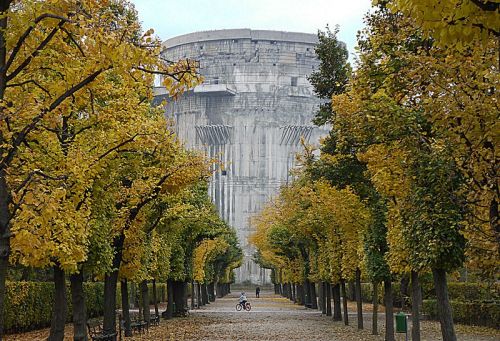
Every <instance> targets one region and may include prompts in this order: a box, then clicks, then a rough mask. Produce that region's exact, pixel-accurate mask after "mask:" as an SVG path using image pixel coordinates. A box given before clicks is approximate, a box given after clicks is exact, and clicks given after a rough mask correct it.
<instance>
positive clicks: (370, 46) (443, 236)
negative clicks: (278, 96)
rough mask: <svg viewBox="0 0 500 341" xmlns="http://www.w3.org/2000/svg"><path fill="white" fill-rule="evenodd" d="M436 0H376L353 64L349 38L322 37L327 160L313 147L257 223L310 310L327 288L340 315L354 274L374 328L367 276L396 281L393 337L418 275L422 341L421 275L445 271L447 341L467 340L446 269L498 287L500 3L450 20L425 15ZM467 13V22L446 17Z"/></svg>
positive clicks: (267, 259)
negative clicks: (402, 284)
mask: <svg viewBox="0 0 500 341" xmlns="http://www.w3.org/2000/svg"><path fill="white" fill-rule="evenodd" d="M481 3H482V4H483V5H484V6H482V5H481ZM434 6H436V5H435V4H434V2H432V4H431V2H429V4H427V2H419V1H379V2H377V5H376V7H375V8H374V11H373V12H372V13H370V14H369V15H367V16H366V20H365V22H366V28H365V29H364V30H363V31H361V32H360V34H359V35H358V50H359V59H358V61H357V65H356V70H355V71H354V72H353V71H351V68H350V66H349V64H348V63H347V51H346V49H345V46H344V45H343V44H342V43H340V42H338V40H337V38H336V33H337V32H336V31H334V32H330V31H329V30H327V31H326V32H320V34H319V44H318V47H317V49H316V52H317V54H318V56H319V58H320V61H321V64H320V68H319V70H318V71H316V72H315V73H313V75H312V76H311V77H310V81H311V83H312V84H313V86H314V87H315V89H316V93H317V94H318V96H320V97H321V98H323V99H325V104H324V105H322V106H321V108H320V111H319V112H318V114H317V116H316V120H315V123H316V124H325V123H326V124H330V125H331V131H330V134H329V136H328V137H327V138H326V139H325V140H324V141H323V144H322V147H321V155H320V156H319V157H317V156H316V155H315V153H313V151H312V150H310V149H309V147H307V146H306V152H305V154H304V155H303V156H302V158H301V167H300V168H299V169H298V170H297V171H296V173H295V180H294V182H293V183H292V184H291V185H289V186H287V187H285V188H283V189H282V190H281V192H280V194H279V196H278V197H277V198H276V199H275V200H274V201H273V202H271V203H270V204H269V205H268V206H267V208H266V209H265V210H264V211H263V212H262V214H261V215H259V216H258V217H257V218H256V219H255V220H254V225H255V226H256V228H257V232H256V233H255V234H254V236H253V242H254V244H255V245H256V246H257V248H258V253H257V259H258V260H259V261H260V263H261V264H262V265H263V266H266V267H269V268H272V269H273V270H274V274H275V283H281V284H286V285H285V289H284V290H285V293H286V294H287V295H292V296H293V297H300V299H302V297H304V298H303V299H304V300H305V303H306V304H307V303H309V302H312V300H314V295H315V293H314V287H315V285H314V283H321V284H320V285H319V288H320V289H321V290H320V291H321V295H320V296H322V297H325V295H326V296H327V298H328V295H330V292H332V295H333V301H334V307H337V308H338V309H337V308H336V309H334V311H335V313H336V314H337V315H336V316H337V318H338V317H339V316H340V315H339V314H340V303H339V302H340V299H339V298H338V297H339V296H343V297H344V298H345V297H346V296H345V290H343V288H345V282H346V281H353V282H355V283H356V285H355V288H356V289H355V291H356V295H355V296H356V299H357V301H358V302H357V305H358V328H363V322H362V321H363V319H362V304H361V297H360V296H361V295H360V292H361V286H360V283H361V279H364V280H366V281H369V282H372V283H373V287H374V290H376V288H378V286H379V283H383V284H384V285H383V288H384V297H385V299H384V302H385V306H386V309H385V311H386V330H385V339H386V340H394V330H393V325H394V322H393V312H392V287H391V283H392V282H393V281H394V280H396V279H398V278H401V277H402V276H404V277H407V278H411V284H412V302H414V304H413V305H412V315H413V318H412V320H413V329H412V334H413V335H412V336H413V338H412V339H413V340H419V339H420V330H419V323H418V321H419V302H421V294H420V288H419V276H420V275H421V274H423V273H432V275H433V279H434V288H435V291H436V296H437V301H438V312H439V317H440V322H441V332H442V336H443V340H445V341H455V340H456V335H455V331H454V325H453V319H452V312H451V307H450V304H449V299H448V293H447V275H448V274H450V273H452V272H454V271H455V270H457V269H460V268H462V267H464V266H466V267H467V269H469V270H473V271H474V272H475V273H477V274H478V275H479V276H482V278H484V279H485V280H489V281H495V280H496V279H497V278H498V273H499V264H500V263H499V259H500V257H499V251H500V243H499V240H500V227H499V222H498V203H499V194H500V192H499V187H498V164H499V162H498V156H497V153H496V148H497V145H498V131H499V130H498V112H499V110H498V109H499V108H498V82H499V80H500V76H499V69H498V67H499V65H500V64H499V55H498V31H495V27H494V25H493V24H492V21H495V20H496V22H497V23H498V20H499V19H498V15H497V16H496V17H495V16H492V15H491V13H492V12H491V11H498V8H499V5H498V4H495V3H491V8H493V9H492V10H490V9H489V8H490V7H488V6H486V5H485V2H480V1H478V2H475V1H460V2H458V1H457V4H456V6H455V5H450V6H448V5H445V4H444V2H442V3H441V4H440V5H438V6H441V7H442V8H441V10H442V11H444V12H446V11H448V12H446V13H448V14H449V16H447V15H442V14H440V20H438V21H434V20H433V19H432V18H431V17H432V15H430V16H428V15H427V14H426V13H434V14H435V12H434V10H435V9H434ZM417 9H418V10H417ZM440 13H441V12H440ZM456 13H461V15H467V20H464V21H463V22H462V21H461V22H459V23H450V22H447V20H448V19H449V18H451V17H453V15H454V14H456ZM447 18H448V19H447ZM469 19H470V20H469ZM478 22H481V23H482V25H483V26H482V28H478V27H479V26H478ZM455 25H459V26H463V27H462V28H463V30H462V31H460V30H458V31H457V29H456V27H455ZM327 102H328V103H327ZM293 283H295V285H293ZM311 283H313V284H311ZM325 286H326V287H327V288H326V289H325V290H323V288H325ZM329 286H332V287H333V290H329V289H328V287H329ZM290 288H291V289H290ZM293 288H295V289H293ZM339 288H340V289H339ZM339 291H340V292H342V293H341V294H340V295H339ZM324 293H326V294H324ZM308 296H309V297H308ZM374 296H375V298H374V319H373V321H374V325H373V326H372V328H373V333H377V329H378V328H377V325H376V322H377V319H376V318H375V316H376V315H375V314H376V312H377V302H376V297H377V295H374ZM296 299H297V298H296ZM320 302H322V300H320ZM327 302H329V299H327ZM344 302H346V300H345V299H344ZM322 304H323V303H321V304H320V306H322ZM327 305H328V303H327ZM328 309H329V308H328V306H327V307H326V310H327V311H328ZM345 318H346V322H347V315H346V314H345Z"/></svg>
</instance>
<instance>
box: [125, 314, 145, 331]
mask: <svg viewBox="0 0 500 341" xmlns="http://www.w3.org/2000/svg"><path fill="white" fill-rule="evenodd" d="M148 327H149V325H148V323H147V322H146V321H144V320H143V319H142V317H141V316H140V315H139V314H131V315H130V329H132V332H134V331H136V332H138V333H139V334H143V333H144V332H146V329H147V328H148Z"/></svg>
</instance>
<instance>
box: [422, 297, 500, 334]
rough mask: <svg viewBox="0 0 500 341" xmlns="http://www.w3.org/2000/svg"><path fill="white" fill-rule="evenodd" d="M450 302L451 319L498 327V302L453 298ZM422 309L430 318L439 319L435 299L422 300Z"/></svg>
mask: <svg viewBox="0 0 500 341" xmlns="http://www.w3.org/2000/svg"><path fill="white" fill-rule="evenodd" d="M450 303H451V310H452V311H453V321H455V322H458V323H463V324H467V325H476V326H486V327H493V328H497V329H498V328H500V304H498V303H484V302H461V301H454V300H452V301H450ZM422 310H423V313H424V314H425V315H428V317H429V318H430V319H432V320H438V319H439V315H438V312H437V301H436V300H424V301H423V309H422Z"/></svg>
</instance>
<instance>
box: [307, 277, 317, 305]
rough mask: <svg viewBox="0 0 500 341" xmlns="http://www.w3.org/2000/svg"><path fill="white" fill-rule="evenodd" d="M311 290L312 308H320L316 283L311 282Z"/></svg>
mask: <svg viewBox="0 0 500 341" xmlns="http://www.w3.org/2000/svg"><path fill="white" fill-rule="evenodd" d="M309 286H310V288H311V289H310V290H309V291H310V292H311V308H312V309H316V310H317V309H318V298H317V297H316V283H314V282H309Z"/></svg>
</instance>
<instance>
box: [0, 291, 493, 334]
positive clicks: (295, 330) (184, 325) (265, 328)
mask: <svg viewBox="0 0 500 341" xmlns="http://www.w3.org/2000/svg"><path fill="white" fill-rule="evenodd" d="M260 296H261V297H260V298H259V299H257V298H251V297H250V296H249V300H250V302H251V304H252V310H251V311H250V312H247V311H241V312H237V311H236V310H235V306H236V303H237V301H238V296H237V293H233V294H230V295H229V296H227V297H225V298H223V299H217V301H216V302H213V303H211V304H209V305H206V306H204V307H202V308H201V309H196V310H193V311H191V312H190V316H188V317H186V318H178V319H173V320H170V321H165V320H162V321H161V324H160V326H158V327H152V328H150V329H149V332H148V333H146V334H144V335H135V336H134V337H131V338H126V340H130V341H136V340H141V341H142V340H158V341H160V340H161V341H167V340H168V341H194V340H197V341H199V340H204V341H216V340H217V341H219V340H224V341H230V340H231V341H235V340H245V341H257V340H259V341H294V340H304V341H305V340H315V341H326V340H328V341H343V340H345V341H356V340H367V341H371V340H374V341H375V340H377V341H383V340H384V337H383V333H384V326H383V324H384V316H383V314H379V333H380V335H371V333H370V331H371V313H370V312H369V311H370V308H371V307H370V306H366V308H367V309H366V313H365V314H364V326H365V329H364V330H361V331H358V330H357V321H356V314H355V310H354V305H352V304H349V309H350V312H349V322H350V325H349V326H345V325H344V323H343V322H334V321H333V320H332V318H331V317H326V316H322V315H321V313H320V312H318V311H316V310H311V309H306V308H304V307H300V306H298V305H294V304H293V303H291V302H290V301H289V300H287V299H285V298H281V297H279V296H276V295H274V294H273V293H271V292H261V295H260ZM410 325H411V324H410ZM422 329H423V331H422V341H437V340H441V337H440V330H439V323H436V322H431V321H422ZM456 330H457V334H458V340H460V341H500V331H498V330H494V329H488V328H480V327H470V326H461V325H457V326H456ZM71 333H72V329H71V326H68V328H67V338H66V339H65V340H72V338H71ZM47 335H48V330H41V331H37V332H32V333H25V334H18V335H10V336H8V337H7V338H6V340H9V341H13V340H19V341H21V340H22V341H31V340H45V339H46V338H47ZM409 339H410V337H409ZM396 340H398V341H400V340H405V335H404V334H398V335H396Z"/></svg>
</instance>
